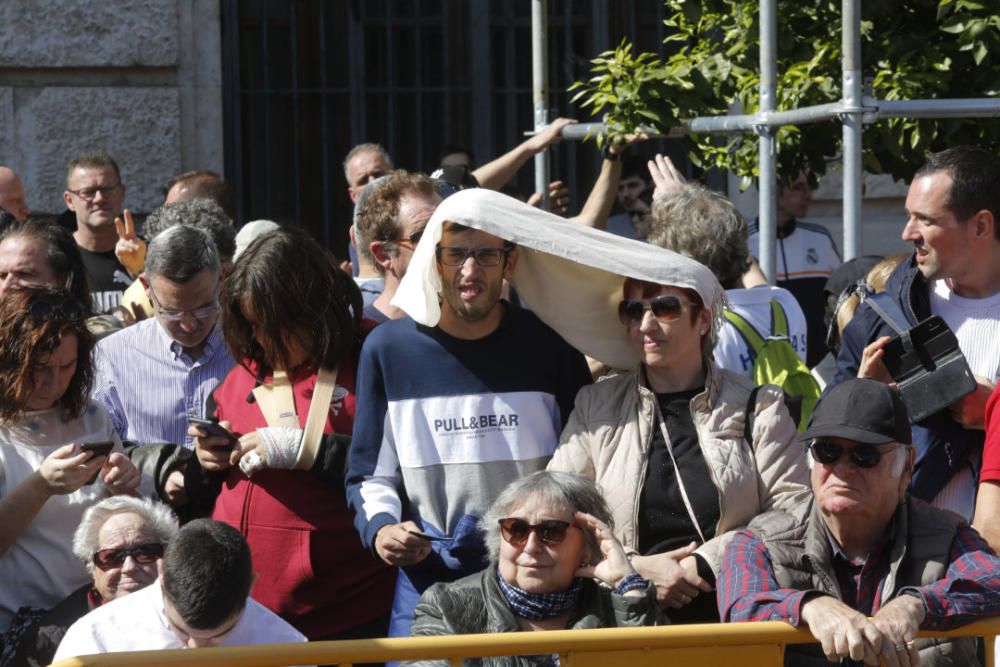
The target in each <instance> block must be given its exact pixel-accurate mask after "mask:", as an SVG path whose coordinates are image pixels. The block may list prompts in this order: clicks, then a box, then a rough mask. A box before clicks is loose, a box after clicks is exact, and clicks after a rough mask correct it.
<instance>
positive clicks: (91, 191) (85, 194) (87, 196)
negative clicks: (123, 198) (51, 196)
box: [66, 183, 122, 201]
mask: <svg viewBox="0 0 1000 667" xmlns="http://www.w3.org/2000/svg"><path fill="white" fill-rule="evenodd" d="M121 187H122V184H121V183H119V184H118V185H106V186H104V187H102V188H82V189H80V190H70V189H68V188H67V190H66V192H70V193H72V194H74V195H76V196H77V197H79V198H80V199H82V200H84V201H94V199H96V198H97V195H98V194H100V195H101V196H102V197H103V198H105V199H107V198H108V197H110V196H111V195H113V194H114V193H116V192H118V191H119V190H120V189H121Z"/></svg>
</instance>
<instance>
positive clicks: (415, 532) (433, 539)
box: [406, 530, 451, 542]
mask: <svg viewBox="0 0 1000 667" xmlns="http://www.w3.org/2000/svg"><path fill="white" fill-rule="evenodd" d="M406 532H408V533H409V534H410V535H414V536H416V537H419V538H420V539H422V540H427V541H428V542H448V541H450V540H451V538H450V537H448V536H447V535H445V536H443V537H435V536H434V535H428V534H427V533H421V532H420V531H419V530H408V531H406Z"/></svg>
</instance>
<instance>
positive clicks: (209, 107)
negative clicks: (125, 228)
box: [0, 0, 223, 214]
mask: <svg viewBox="0 0 1000 667" xmlns="http://www.w3.org/2000/svg"><path fill="white" fill-rule="evenodd" d="M219 20H220V18H219V2H218V0H59V1H58V2H38V1H37V0H3V2H0V165H6V166H9V167H12V168H13V169H14V170H16V171H17V172H18V174H19V175H20V176H21V179H22V180H23V182H24V187H25V192H26V195H27V201H28V205H29V206H30V207H31V208H32V210H33V211H34V212H36V213H45V214H56V213H61V212H62V211H63V210H65V205H64V204H63V201H62V192H63V189H64V188H65V166H66V162H67V160H68V159H69V158H70V157H72V156H73V155H75V154H78V153H82V152H89V151H94V150H104V151H106V152H107V153H109V154H110V155H111V156H112V157H114V158H115V160H116V161H117V162H118V163H119V165H120V166H121V170H122V180H123V181H124V182H125V184H126V185H127V187H128V191H127V195H126V200H125V205H126V207H129V208H132V209H133V210H136V211H140V212H147V211H149V210H151V209H152V208H154V207H155V206H157V205H158V204H160V203H161V202H162V201H163V193H162V188H163V185H164V183H165V181H166V180H167V179H169V178H170V177H171V176H173V175H174V174H177V173H179V172H181V171H186V170H190V169H212V170H215V171H218V172H221V171H222V168H223V115H222V64H221V57H222V49H221V45H220V30H219Z"/></svg>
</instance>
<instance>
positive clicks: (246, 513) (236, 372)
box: [212, 366, 395, 640]
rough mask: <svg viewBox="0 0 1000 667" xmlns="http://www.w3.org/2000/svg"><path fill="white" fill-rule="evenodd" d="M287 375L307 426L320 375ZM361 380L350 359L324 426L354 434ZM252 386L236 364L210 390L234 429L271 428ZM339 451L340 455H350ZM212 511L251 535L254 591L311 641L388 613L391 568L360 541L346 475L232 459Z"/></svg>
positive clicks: (341, 371)
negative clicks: (252, 466) (246, 464)
mask: <svg viewBox="0 0 1000 667" xmlns="http://www.w3.org/2000/svg"><path fill="white" fill-rule="evenodd" d="M290 379H291V381H292V387H293V393H294V395H295V408H296V413H297V414H298V416H299V421H300V422H301V424H302V425H303V427H304V426H305V421H306V416H307V415H308V413H309V403H310V401H311V399H312V393H313V387H314V386H315V384H316V373H315V370H314V369H300V370H299V371H297V372H295V373H292V374H290ZM354 384H355V368H354V367H353V366H350V367H342V368H340V369H338V374H337V385H336V388H335V390H334V397H333V401H332V402H331V405H330V413H329V415H328V419H327V423H326V427H325V429H324V433H326V434H330V433H339V434H350V433H351V430H352V428H353V424H354V407H355V405H354V402H355V397H354ZM254 387H255V381H254V377H253V375H251V374H250V372H248V371H247V370H246V369H245V368H243V367H242V366H236V367H235V368H233V370H232V371H230V373H229V375H227V376H226V379H225V380H223V382H222V384H221V385H219V387H218V388H217V389H216V390H215V393H214V394H213V397H214V401H215V405H216V413H215V414H216V417H218V418H219V420H228V421H229V422H230V427H231V428H232V430H233V431H235V432H236V433H240V434H242V433H249V432H251V431H252V430H254V429H256V428H260V427H263V426H267V423H266V422H265V420H264V415H263V414H262V413H261V411H260V408H258V407H257V404H256V402H254V401H253V398H252V393H251V392H252V390H253V389H254ZM329 446H333V445H332V443H331V442H329V441H327V442H324V444H323V447H329ZM342 454H343V456H342V457H340V460H343V457H346V452H343V453H342ZM320 458H322V456H321V457H320ZM327 479H329V477H327ZM212 518H214V519H216V520H218V521H224V522H226V523H228V524H229V525H231V526H233V527H235V528H237V529H239V530H240V532H242V533H243V535H244V536H245V537H246V539H247V542H248V543H249V545H250V553H251V555H252V556H253V564H254V570H255V571H256V572H257V574H258V575H259V576H258V579H257V583H256V584H255V585H254V588H253V591H252V596H253V598H254V599H255V600H257V601H258V602H260V603H261V604H263V605H264V606H266V607H267V608H268V609H271V610H272V611H274V612H275V613H277V614H279V615H280V616H281V617H282V618H284V619H285V620H286V621H288V622H289V623H291V624H292V625H293V626H295V628H296V629H298V630H299V631H300V632H302V633H303V634H304V635H306V636H307V637H308V638H309V639H311V640H316V639H322V638H326V637H330V636H332V635H335V634H338V633H341V632H344V631H346V630H350V629H351V628H354V627H356V626H359V625H362V624H365V623H368V622H371V621H373V620H375V619H376V618H378V617H380V616H382V615H384V614H387V613H388V611H389V608H390V606H391V604H392V595H393V587H394V578H395V577H394V572H393V571H392V570H390V569H389V568H388V567H387V566H385V565H384V564H382V563H381V562H379V561H376V560H375V559H374V558H372V556H371V554H370V553H369V552H368V551H367V550H366V549H364V548H363V546H362V544H361V540H360V539H359V538H358V534H357V532H356V531H355V530H354V525H353V522H352V515H351V512H350V510H349V508H348V506H347V501H346V498H345V495H344V487H343V485H342V483H340V482H337V483H336V484H333V483H331V482H330V481H324V480H323V479H322V478H321V477H320V476H319V475H317V474H316V472H315V471H314V470H309V471H305V470H262V471H260V472H258V473H255V474H254V476H253V477H252V478H250V479H248V478H247V477H246V476H245V475H244V474H243V473H242V472H240V470H239V468H238V467H233V468H231V469H230V471H229V474H228V476H227V477H226V480H225V482H224V483H223V485H222V490H221V492H220V493H219V496H218V499H217V500H216V502H215V510H214V512H213V513H212Z"/></svg>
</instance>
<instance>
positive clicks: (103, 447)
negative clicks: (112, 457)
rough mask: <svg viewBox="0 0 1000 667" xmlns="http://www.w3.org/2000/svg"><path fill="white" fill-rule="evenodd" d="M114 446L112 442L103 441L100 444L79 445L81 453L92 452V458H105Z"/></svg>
mask: <svg viewBox="0 0 1000 667" xmlns="http://www.w3.org/2000/svg"><path fill="white" fill-rule="evenodd" d="M114 446H115V442H114V440H105V441H102V442H85V443H83V444H82V445H80V451H81V452H93V453H94V456H107V455H108V454H110V453H111V450H112V448H113V447H114Z"/></svg>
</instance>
